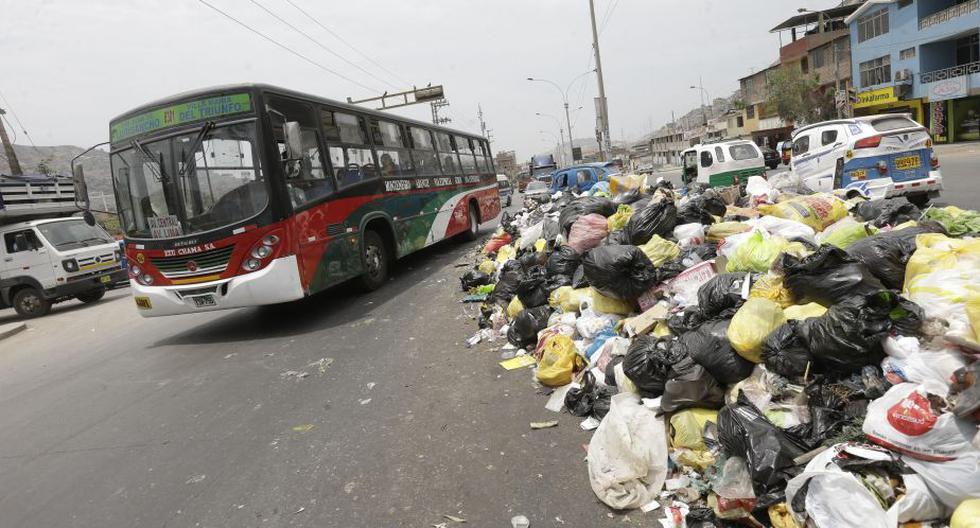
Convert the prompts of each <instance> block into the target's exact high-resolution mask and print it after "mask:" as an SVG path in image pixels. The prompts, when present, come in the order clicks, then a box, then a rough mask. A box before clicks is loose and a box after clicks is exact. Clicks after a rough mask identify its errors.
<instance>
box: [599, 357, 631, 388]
mask: <svg viewBox="0 0 980 528" xmlns="http://www.w3.org/2000/svg"><path fill="white" fill-rule="evenodd" d="M625 359H626V358H625V357H624V356H613V357H612V359H610V360H609V363H606V369H605V370H604V371H603V374H605V379H606V385H609V386H610V387H615V386H616V365H619V364H621V363H622V362H623V361H624V360H625Z"/></svg>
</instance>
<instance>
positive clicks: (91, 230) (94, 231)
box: [37, 219, 115, 249]
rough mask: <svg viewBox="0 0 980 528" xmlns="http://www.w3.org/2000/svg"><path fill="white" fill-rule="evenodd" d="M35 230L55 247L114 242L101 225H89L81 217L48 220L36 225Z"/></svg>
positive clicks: (69, 247)
mask: <svg viewBox="0 0 980 528" xmlns="http://www.w3.org/2000/svg"><path fill="white" fill-rule="evenodd" d="M37 230H38V231H40V232H41V236H43V237H44V238H45V239H47V241H48V243H49V244H51V245H52V246H54V247H55V248H57V249H75V248H80V247H88V246H98V245H101V244H111V243H113V242H115V240H114V239H113V238H112V237H111V236H109V234H108V233H106V232H105V231H103V230H102V228H101V227H97V226H90V225H88V224H86V223H85V222H84V221H83V220H81V219H79V220H65V221H63V222H48V223H46V224H40V225H38V226H37Z"/></svg>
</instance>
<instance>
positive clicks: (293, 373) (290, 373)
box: [279, 370, 310, 379]
mask: <svg viewBox="0 0 980 528" xmlns="http://www.w3.org/2000/svg"><path fill="white" fill-rule="evenodd" d="M309 375H310V373H309V372H306V371H302V370H287V371H286V372H283V373H282V374H280V375H279V376H280V377H281V378H284V379H285V378H296V379H303V378H305V377H307V376H309Z"/></svg>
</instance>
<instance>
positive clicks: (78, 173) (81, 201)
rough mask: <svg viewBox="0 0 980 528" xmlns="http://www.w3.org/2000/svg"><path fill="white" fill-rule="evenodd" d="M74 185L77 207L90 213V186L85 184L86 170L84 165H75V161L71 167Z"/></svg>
mask: <svg viewBox="0 0 980 528" xmlns="http://www.w3.org/2000/svg"><path fill="white" fill-rule="evenodd" d="M71 177H72V183H73V184H74V186H75V207H78V208H79V209H81V210H83V211H86V212H87V211H88V208H89V207H88V206H89V203H88V186H87V185H86V184H85V169H84V168H82V164H81V163H79V164H78V165H75V163H74V160H73V162H72V165H71Z"/></svg>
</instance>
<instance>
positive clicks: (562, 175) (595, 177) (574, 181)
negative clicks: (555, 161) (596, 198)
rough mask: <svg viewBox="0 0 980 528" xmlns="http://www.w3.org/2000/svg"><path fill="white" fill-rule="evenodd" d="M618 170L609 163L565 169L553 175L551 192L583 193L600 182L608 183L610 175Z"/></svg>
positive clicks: (587, 164) (584, 164)
mask: <svg viewBox="0 0 980 528" xmlns="http://www.w3.org/2000/svg"><path fill="white" fill-rule="evenodd" d="M618 172H619V169H618V168H617V166H616V165H614V164H612V163H611V162H602V163H583V164H581V165H573V166H571V167H565V168H564V169H561V170H559V171H558V172H556V173H555V175H554V177H553V178H552V179H551V192H552V193H556V192H558V191H569V190H572V191H575V192H585V191H588V190H589V189H591V188H592V186H593V185H595V184H596V183H598V182H600V181H608V180H609V176H610V175H611V174H616V173H618Z"/></svg>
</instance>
